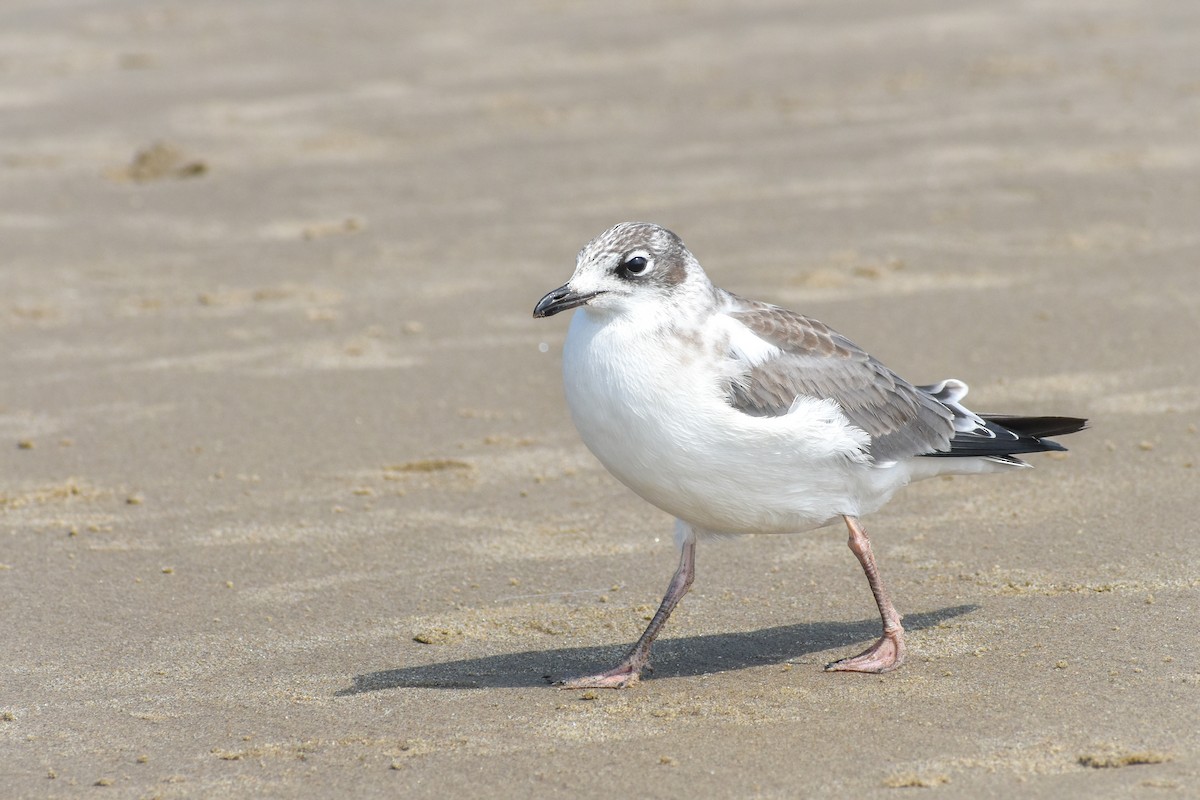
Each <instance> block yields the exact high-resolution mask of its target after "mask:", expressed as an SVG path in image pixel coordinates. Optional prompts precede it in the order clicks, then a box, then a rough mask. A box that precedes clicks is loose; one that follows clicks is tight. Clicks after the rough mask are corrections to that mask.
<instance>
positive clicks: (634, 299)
mask: <svg viewBox="0 0 1200 800" xmlns="http://www.w3.org/2000/svg"><path fill="white" fill-rule="evenodd" d="M695 276H699V278H700V279H701V280H702V281H703V283H704V284H705V285H707V284H708V280H707V278H705V277H704V272H703V270H702V269H701V268H700V264H699V263H697V261H696V259H695V257H694V256H693V255H692V254H691V253H690V252H688V249H687V248H686V247H684V245H683V242H682V241H680V239H679V237H678V236H676V235H675V234H673V233H671V231H669V230H667V229H666V228H663V227H660V226H658V225H654V224H651V223H649V222H622V223H620V224H619V225H614V226H613V227H611V228H609V229H608V230H606V231H605V232H604V233H602V234H600V235H599V236H597V237H596V238H595V239H592V241H590V242H588V243H587V244H586V245H585V246H584V248H583V249H582V250H580V251H579V258H578V260H577V261H576V263H575V274H574V275H572V276H571V280H569V281H567V282H566V283H565V284H563V285H562V286H560V287H558V288H557V289H555V290H554V291H552V292H550V293H549V294H547V295H546V296H545V297H543V298H542V299H541V300H539V301H538V304H537V306H535V307H534V309H533V315H534V316H535V317H552V316H554V315H555V314H557V313H558V312H560V311H566V310H567V309H571V308H576V307H578V306H587V307H588V308H589V309H592V310H595V311H600V312H604V311H608V312H609V313H618V314H619V313H628V312H632V311H634V310H635V309H639V308H641V309H647V310H652V309H661V308H662V306H663V304H664V303H667V302H669V300H670V299H671V298H672V297H674V296H677V295H678V294H680V293H681V292H682V291H684V288H685V287H686V286H687V284H688V283H689V278H690V279H691V281H690V282H691V283H695V282H696V277H695Z"/></svg>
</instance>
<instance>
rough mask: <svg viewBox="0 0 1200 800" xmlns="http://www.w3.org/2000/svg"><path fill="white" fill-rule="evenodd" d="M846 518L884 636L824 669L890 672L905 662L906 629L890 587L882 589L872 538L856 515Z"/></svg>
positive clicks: (851, 545) (850, 542)
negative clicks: (889, 589) (857, 652)
mask: <svg viewBox="0 0 1200 800" xmlns="http://www.w3.org/2000/svg"><path fill="white" fill-rule="evenodd" d="M845 520H846V527H847V528H849V529H850V541H849V544H850V550H851V551H853V553H854V555H855V557H856V558H858V563H859V564H861V565H862V568H863V572H864V573H865V574H866V576H867V583H868V584H870V586H871V594H873V595H875V605H876V606H878V607H879V616H880V618H881V619H882V620H883V636H880V637H879V641H877V642H875V644H873V645H871V646H870V647H868V648H867V649H866V650H864V651H863V652H861V653H859V654H858V655H856V656H854V657H853V658H843V659H842V660H841V661H834V662H833V663H832V664H828V665H826V667H825V669H826V670H827V671H829V672H891V671H892V670H894V669H895V668H896V667H898V666H900V665H901V664H903V663H904V628H903V626H901V625H900V615H899V614H898V613H897V612H896V607H895V606H894V605H892V600H891V598H890V597H888V593H887V589H885V588H883V578H881V577H880V576H879V568H878V567H876V566H875V554H874V553H872V552H871V540H870V539H868V538H867V532H866V531H865V530H863V527H862V525H861V524H860V523H859V521H858V518H857V517H850V516H847V517H845Z"/></svg>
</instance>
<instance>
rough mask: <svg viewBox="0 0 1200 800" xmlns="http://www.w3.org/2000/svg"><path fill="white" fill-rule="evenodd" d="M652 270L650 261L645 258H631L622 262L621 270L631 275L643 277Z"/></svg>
mask: <svg viewBox="0 0 1200 800" xmlns="http://www.w3.org/2000/svg"><path fill="white" fill-rule="evenodd" d="M649 268H650V260H649V259H648V258H646V257H645V256H630V257H629V258H627V259H625V260H624V261H622V262H621V269H622V270H624V271H625V272H626V273H627V274H629V275H641V274H642V273H644V272H645V271H646V270H647V269H649Z"/></svg>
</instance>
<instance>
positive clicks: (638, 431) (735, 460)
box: [563, 309, 908, 533]
mask: <svg viewBox="0 0 1200 800" xmlns="http://www.w3.org/2000/svg"><path fill="white" fill-rule="evenodd" d="M726 328H727V326H724V325H722V324H721V319H720V317H719V315H718V316H716V317H710V318H709V320H706V321H704V323H703V324H697V325H696V326H694V327H691V328H688V329H685V330H681V329H680V328H678V327H675V328H671V329H669V330H668V329H664V328H662V327H661V326H658V325H657V324H654V325H651V324H649V323H648V322H647V321H646V320H638V319H636V318H634V319H626V318H621V317H609V318H605V317H603V316H601V315H600V314H597V313H595V312H593V311H590V310H587V309H581V310H579V311H576V312H575V315H574V318H573V319H572V320H571V326H570V329H569V331H568V334H567V341H566V346H565V347H564V350H563V374H564V375H563V376H564V384H565V387H566V396H567V404H568V406H569V407H570V409H571V415H572V418H573V419H574V421H575V425H576V427H577V428H578V429H579V433H580V435H581V437H582V438H583V441H584V443H585V444H586V445H587V446H588V448H589V449H590V450H591V451H592V452H593V453H594V454H595V455H596V457H597V458H598V459H599V460H600V461H601V463H603V464H604V466H605V467H607V468H608V470H609V471H610V472H612V474H613V475H614V476H616V478H617V479H618V480H620V481H621V482H622V483H624V484H625V485H626V486H628V487H629V488H631V489H632V490H633V491H635V492H637V493H638V494H639V495H641V496H642V497H643V498H645V499H646V500H648V501H649V502H651V503H653V504H654V505H656V506H658V507H659V508H661V509H663V510H664V511H666V512H667V513H669V514H672V515H674V516H676V517H679V518H681V519H683V520H685V521H687V522H689V523H691V524H692V525H693V526H695V527H697V528H701V529H706V530H710V531H718V532H732V533H754V532H763V533H766V532H787V531H798V530H805V529H808V528H813V527H818V526H820V525H823V524H825V523H827V522H829V521H831V520H832V519H836V518H837V517H838V516H839V515H842V514H854V515H859V514H865V513H869V512H871V511H874V510H875V509H876V508H878V507H879V506H880V505H882V504H883V503H884V502H886V500H887V499H888V497H890V495H891V493H892V492H894V491H895V490H896V489H897V488H899V487H900V486H902V485H904V484H905V483H907V482H908V479H907V473H908V470H907V468H906V467H905V465H903V464H901V465H896V466H894V467H891V468H889V469H881V468H878V467H874V466H872V465H871V464H870V463H869V459H868V458H867V456H866V455H865V453H864V445H865V444H866V434H864V433H863V432H862V431H860V430H858V429H857V428H854V427H852V426H851V425H850V424H849V423H848V422H847V420H846V418H845V416H844V415H843V414H842V413H841V411H840V409H839V408H838V407H837V405H836V404H834V403H832V402H831V401H826V400H818V399H815V398H800V399H799V400H798V401H797V403H796V404H795V405H794V406H793V408H792V411H791V412H790V413H789V414H787V415H785V416H782V417H752V416H749V415H746V414H743V413H741V412H740V411H737V410H736V409H734V408H732V407H731V406H730V405H729V403H728V402H727V401H726V398H725V396H724V392H725V389H724V385H725V381H726V380H727V379H728V377H729V376H728V375H726V374H722V370H726V369H729V367H730V364H729V362H728V360H727V359H724V358H722V357H721V356H722V355H723V354H724V353H725V352H727V351H728V349H729V346H730V341H729V332H728V330H727V329H726Z"/></svg>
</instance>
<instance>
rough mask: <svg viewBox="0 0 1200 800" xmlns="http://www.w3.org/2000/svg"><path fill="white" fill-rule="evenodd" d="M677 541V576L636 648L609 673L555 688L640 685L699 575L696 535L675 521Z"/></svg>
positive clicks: (561, 684)
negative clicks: (653, 647)
mask: <svg viewBox="0 0 1200 800" xmlns="http://www.w3.org/2000/svg"><path fill="white" fill-rule="evenodd" d="M675 542H676V544H678V545H679V567H678V568H677V569H676V570H675V576H674V577H673V578H671V585H670V586H668V587H667V593H666V595H664V596H663V599H662V604H661V605H659V607H658V611H656V612H655V614H654V617H653V619H651V620H650V624H649V625H647V626H646V630H645V632H644V633H643V634H642V637H641V638H640V639H638V640H637V643H636V644H635V645H634V646H633V649H632V650H630V651H629V653H628V654H627V655H626V656H625V658H624V659H622V660H621V663H620V664H617V665H616V666H615V667H613V668H612V669H610V670H607V671H606V672H601V673H599V674H597V675H586V676H584V677H581V678H569V679H567V680H562V681H559V682H558V683H557V684H555V685H556V686H559V687H561V688H563V689H624V688H625V687H626V686H632V685H633V684H635V683H637V682H638V678H640V677H641V675H642V670H643V669H646V667H647V665H648V664H649V663H650V647H651V645H653V644H654V639H655V637H657V636H658V632H659V631H660V630H661V629H662V626H663V625H664V624H666V621H667V617H669V616H671V612H672V611H674V610H675V606H676V605H678V604H679V601H680V600H681V599H683V596H684V595H685V594H687V591H688V589H690V588H691V586H692V578H694V577H695V576H696V533H695V531H693V530H692V527H691V526H690V525H688V524H687V523H686V522H684V521H683V520H676V521H675Z"/></svg>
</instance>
